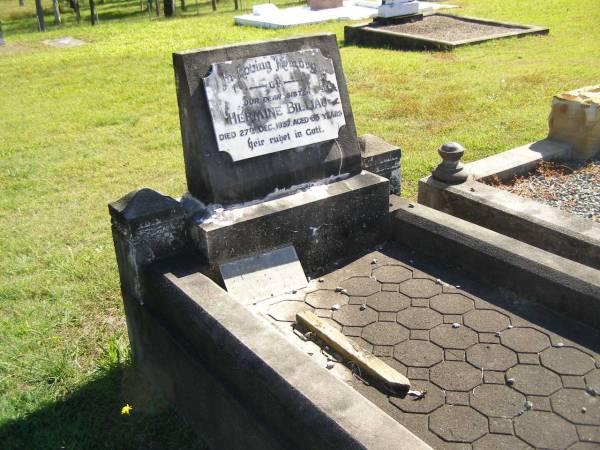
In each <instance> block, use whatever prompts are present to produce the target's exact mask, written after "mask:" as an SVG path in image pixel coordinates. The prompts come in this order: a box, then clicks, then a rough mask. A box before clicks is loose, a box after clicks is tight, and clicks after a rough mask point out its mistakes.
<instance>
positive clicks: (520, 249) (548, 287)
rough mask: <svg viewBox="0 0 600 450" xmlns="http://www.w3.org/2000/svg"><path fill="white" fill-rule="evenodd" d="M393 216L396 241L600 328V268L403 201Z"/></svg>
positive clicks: (392, 221) (393, 230) (399, 200)
mask: <svg viewBox="0 0 600 450" xmlns="http://www.w3.org/2000/svg"><path fill="white" fill-rule="evenodd" d="M391 215H392V219H391V227H392V234H393V236H394V238H395V239H396V240H397V241H398V242H400V243H402V244H404V245H407V246H409V247H411V248H413V249H415V250H417V251H422V252H424V253H427V254H429V255H432V256H434V257H436V258H440V259H442V260H446V262H448V263H451V264H455V265H458V266H460V267H462V268H463V269H465V270H466V271H467V272H469V273H470V274H472V275H474V276H475V277H477V278H480V279H483V280H484V281H489V282H492V283H496V284H497V285H498V286H500V287H503V288H506V289H508V290H510V291H512V292H515V293H517V294H520V295H524V296H527V297H529V298H531V299H532V300H535V301H537V302H538V303H541V304H543V305H545V306H547V307H549V308H550V309H553V310H554V311H557V312H559V313H563V314H566V315H568V316H570V317H572V318H574V319H575V320H579V321H581V322H584V323H587V324H588V325H591V326H592V327H594V328H597V329H598V328H600V271H599V270H596V269H593V268H591V267H588V266H585V265H583V264H579V263H577V262H574V261H571V260H569V259H566V258H562V257H560V256H557V255H555V254H553V253H549V252H546V251H544V250H542V249H539V248H537V247H534V246H532V245H529V244H526V243H524V242H521V241H518V240H516V239H513V238H511V237H508V236H505V235H503V234H500V233H497V232H495V231H492V230H489V229H487V228H484V227H481V226H479V225H476V224H473V223H470V222H467V221H465V220H462V219H459V218H457V217H454V216H451V215H448V214H445V213H443V212H440V211H437V210H435V209H432V208H428V207H426V206H423V205H418V204H412V203H409V202H407V201H405V200H403V199H397V200H396V209H395V210H394V211H392V213H391ZM483 268H485V270H482V269H483Z"/></svg>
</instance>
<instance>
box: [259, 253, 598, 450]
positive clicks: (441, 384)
mask: <svg viewBox="0 0 600 450" xmlns="http://www.w3.org/2000/svg"><path fill="white" fill-rule="evenodd" d="M254 308H255V309H256V310H258V311H259V312H261V313H262V314H263V315H264V316H265V317H268V318H270V319H271V320H272V321H274V322H275V323H276V324H277V325H278V326H279V327H281V329H283V330H285V331H287V333H288V334H290V333H291V330H292V323H293V322H295V321H296V315H297V313H298V312H300V311H304V310H309V311H312V312H314V313H315V314H316V315H317V316H319V317H320V318H322V320H323V321H326V322H328V323H330V324H331V325H332V326H334V327H335V328H337V329H339V330H340V331H341V332H342V333H343V334H344V335H346V336H347V337H348V339H350V340H352V341H353V342H354V343H356V344H358V346H360V347H362V348H363V349H366V350H367V351H369V352H372V353H373V354H374V355H376V356H378V357H379V358H381V359H382V360H383V361H385V362H386V363H387V364H388V365H390V366H391V367H393V368H394V369H396V370H397V371H399V372H400V373H402V374H403V375H405V376H407V377H408V379H409V380H410V382H411V389H412V390H415V391H418V392H421V393H423V397H422V398H420V397H419V396H411V395H406V396H398V395H393V394H392V395H390V394H389V393H388V392H386V390H385V389H383V388H382V387H381V386H380V385H378V384H377V383H376V382H374V381H373V380H372V379H369V377H368V376H366V374H365V373H364V372H361V369H360V368H359V367H357V366H355V365H353V364H348V363H347V361H345V360H343V359H342V360H341V361H338V360H337V359H335V358H334V357H330V358H329V361H334V363H333V364H329V365H327V361H323V357H322V355H321V354H320V353H319V351H320V347H318V346H316V345H315V344H312V343H310V342H309V343H304V344H303V347H304V350H305V351H306V352H307V354H310V355H311V357H312V358H315V359H317V361H319V362H320V364H322V365H324V366H325V367H329V370H331V371H333V372H334V373H335V374H337V375H338V376H339V377H340V378H341V379H343V380H345V381H346V382H348V383H351V384H352V386H353V387H354V388H355V389H356V390H357V391H358V392H360V393H361V394H363V395H364V396H365V397H367V398H368V399H370V400H371V401H372V402H373V403H375V404H376V405H377V406H379V407H380V408H381V409H383V410H384V411H385V412H386V413H387V414H389V415H390V416H391V417H393V418H394V419H395V420H397V421H398V422H399V423H401V424H403V425H404V426H405V427H407V428H408V429H409V430H410V431H412V432H413V433H415V434H416V435H417V436H418V437H420V438H421V439H423V440H424V441H425V442H426V443H427V444H429V445H431V446H432V447H433V448H466V447H468V448H471V445H472V446H473V448H475V449H479V448H510V449H520V448H532V447H535V448H556V449H564V448H570V446H571V445H573V444H576V443H577V442H580V441H589V440H594V439H595V440H598V438H599V436H598V435H597V434H596V433H597V431H598V430H599V429H600V398H599V397H597V395H598V393H599V392H600V391H599V390H600V384H599V383H600V369H599V368H598V363H599V362H600V355H599V354H598V353H597V351H598V349H599V347H598V345H599V344H600V334H599V333H598V331H597V330H595V329H593V328H591V327H585V326H582V325H581V324H580V323H578V322H576V321H571V320H568V319H565V318H564V317H562V316H560V315H558V314H556V313H553V312H552V311H551V310H549V309H547V308H544V307H540V305H538V304H535V303H533V302H531V301H529V300H528V299H527V298H526V297H523V296H519V297H510V296H508V297H507V296H503V295H501V294H500V293H499V292H498V290H497V289H493V288H492V289H490V287H489V286H487V287H486V286H485V285H483V284H481V283H479V282H477V281H475V280H474V279H473V277H469V276H468V275H465V273H464V272H463V271H461V270H449V269H448V267H447V266H445V265H443V264H439V262H437V261H435V260H433V259H430V258H425V257H423V256H422V253H421V254H419V253H417V252H415V251H414V250H412V251H407V249H406V247H403V246H399V245H387V246H384V247H383V248H380V249H379V250H376V251H373V252H370V253H367V254H365V255H364V256H362V257H360V258H358V259H356V260H354V261H352V262H349V263H340V264H338V265H337V266H334V268H333V270H332V271H331V272H329V273H327V274H326V275H324V276H322V277H319V278H317V279H315V280H311V282H310V285H309V286H308V287H307V288H305V289H302V290H301V291H299V292H298V294H297V295H295V296H294V297H293V298H288V299H286V298H285V296H284V297H283V298H279V299H273V300H266V301H263V302H259V303H257V304H256V305H255V306H254ZM311 344H312V345H311ZM331 347H332V348H331V350H330V353H331V354H334V353H335V351H334V350H335V349H334V348H333V346H331ZM340 366H341V367H340ZM591 435H596V436H595V437H591ZM593 445H600V444H598V443H597V444H593ZM574 448H576V446H575V447H574Z"/></svg>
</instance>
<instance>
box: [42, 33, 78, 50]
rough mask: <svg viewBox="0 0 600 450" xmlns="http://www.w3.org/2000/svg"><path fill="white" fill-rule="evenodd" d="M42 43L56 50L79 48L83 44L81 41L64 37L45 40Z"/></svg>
mask: <svg viewBox="0 0 600 450" xmlns="http://www.w3.org/2000/svg"><path fill="white" fill-rule="evenodd" d="M42 42H43V43H44V44H46V45H48V46H50V47H57V48H71V47H79V46H80V45H83V44H85V41H82V40H81V39H75V38H74V37H72V36H65V37H61V38H56V39H46V40H43V41H42Z"/></svg>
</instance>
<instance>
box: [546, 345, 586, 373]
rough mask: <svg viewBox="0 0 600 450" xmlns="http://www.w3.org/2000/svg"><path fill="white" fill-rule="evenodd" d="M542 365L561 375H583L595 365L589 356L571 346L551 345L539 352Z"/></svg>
mask: <svg viewBox="0 0 600 450" xmlns="http://www.w3.org/2000/svg"><path fill="white" fill-rule="evenodd" d="M540 360H541V361H542V365H544V366H546V367H547V368H549V369H552V370H554V371H555V372H558V373H560V374H562V375H585V374H586V373H588V372H589V371H590V370H592V369H593V368H594V366H595V363H594V360H593V359H592V357H591V356H588V355H586V354H585V353H583V352H582V351H581V350H577V349H576V348H573V347H552V348H549V349H547V350H544V351H543V352H542V353H541V354H540Z"/></svg>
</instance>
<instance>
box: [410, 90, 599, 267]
mask: <svg viewBox="0 0 600 450" xmlns="http://www.w3.org/2000/svg"><path fill="white" fill-rule="evenodd" d="M598 92H599V89H598V87H597V86H596V87H594V86H592V87H587V88H581V89H577V90H575V91H571V92H567V93H563V94H559V95H557V96H555V98H554V99H553V102H552V111H551V114H550V119H549V133H548V138H546V139H544V140H541V141H538V142H534V143H532V144H529V145H525V146H521V147H517V148H514V149H511V150H508V151H506V152H503V153H499V154H496V155H493V156H491V157H488V158H484V159H482V160H479V161H473V162H471V163H469V164H466V165H465V167H464V169H465V170H464V174H468V176H469V179H468V180H467V177H466V176H465V177H463V178H462V179H461V180H440V179H439V177H436V175H435V173H434V174H433V176H431V177H427V178H423V179H421V180H420V181H419V202H420V203H422V204H424V205H427V206H430V207H433V208H436V209H439V210H441V211H444V212H446V213H450V214H454V215H456V216H457V217H461V218H463V219H466V220H469V221H471V222H474V223H477V224H479V225H482V226H485V227H487V228H490V229H493V230H495V231H498V232H500V233H503V234H505V235H507V236H511V237H513V238H516V239H519V240H522V241H523V242H527V243H529V244H531V245H535V246H536V247H539V248H543V249H545V250H547V251H550V252H552V253H555V254H557V255H560V256H563V257H565V258H569V259H572V260H573V261H577V262H579V263H581V264H585V265H588V266H590V267H594V268H596V269H598V268H600V258H599V257H598V255H599V254H600V225H599V224H598V223H597V221H594V220H593V219H594V218H595V217H596V215H597V208H598V206H597V203H598V197H599V191H598V189H599V188H598V186H599V184H598V176H597V158H598V155H600V115H598V113H597V105H598V101H599V98H600V97H598ZM546 164H551V165H553V167H557V168H559V169H560V168H562V169H561V170H562V171H563V173H564V171H565V170H566V171H567V172H571V174H570V175H565V174H561V175H559V172H557V171H556V170H554V171H553V172H552V171H551V172H548V170H545V169H544V167H548V166H546ZM550 167H552V166H550ZM536 171H538V175H535V172H536ZM539 173H542V175H539ZM543 173H546V175H543ZM515 178H518V179H519V180H521V181H519V182H518V183H516V184H514V180H515ZM500 185H502V186H503V188H502V189H499V187H500ZM559 207H562V208H560V209H559Z"/></svg>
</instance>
